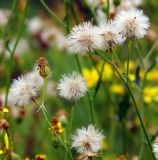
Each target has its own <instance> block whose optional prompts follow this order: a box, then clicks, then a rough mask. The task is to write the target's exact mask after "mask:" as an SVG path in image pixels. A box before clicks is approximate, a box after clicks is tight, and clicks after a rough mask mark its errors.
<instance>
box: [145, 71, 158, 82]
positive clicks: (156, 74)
mask: <svg viewBox="0 0 158 160" xmlns="http://www.w3.org/2000/svg"><path fill="white" fill-rule="evenodd" d="M146 79H147V80H149V81H158V69H154V70H152V71H150V72H149V73H148V74H147V77H146Z"/></svg>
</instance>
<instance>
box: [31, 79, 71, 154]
mask: <svg viewBox="0 0 158 160" xmlns="http://www.w3.org/2000/svg"><path fill="white" fill-rule="evenodd" d="M46 85H47V79H46V78H45V77H44V78H43V88H42V97H41V101H42V102H41V106H39V105H38V104H37V103H36V101H35V100H33V102H35V104H36V105H37V106H38V107H39V108H41V110H42V113H43V115H44V118H45V120H46V122H47V124H48V126H49V127H50V129H51V130H52V132H53V134H54V135H55V136H56V137H57V139H58V140H59V141H60V142H61V144H62V145H63V146H64V147H65V149H66V150H67V151H68V148H67V146H66V144H65V142H64V141H63V140H62V139H61V138H60V137H59V136H58V134H56V133H55V131H54V129H53V128H52V125H51V123H50V122H49V120H48V117H47V115H46V110H45V108H44V101H45V91H46Z"/></svg>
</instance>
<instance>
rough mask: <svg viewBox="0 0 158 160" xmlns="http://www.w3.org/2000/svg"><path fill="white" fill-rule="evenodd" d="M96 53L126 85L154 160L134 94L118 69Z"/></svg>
mask: <svg viewBox="0 0 158 160" xmlns="http://www.w3.org/2000/svg"><path fill="white" fill-rule="evenodd" d="M96 53H97V54H98V55H99V56H100V57H102V58H103V59H104V60H105V61H106V62H108V63H109V64H110V65H111V66H112V67H113V68H114V69H115V71H116V73H117V74H118V76H119V77H120V79H121V80H122V81H123V82H124V84H125V85H126V87H127V89H128V91H129V93H130V95H131V98H132V101H133V104H134V108H135V110H136V113H137V116H138V118H139V121H140V123H141V127H142V129H143V132H144V135H145V137H146V140H147V143H148V146H149V148H150V151H151V154H152V157H153V159H154V160H155V156H154V153H153V151H152V145H151V142H150V139H149V137H148V134H147V131H146V128H145V125H144V122H143V120H142V118H141V115H140V113H139V109H138V106H137V103H136V100H135V98H134V94H133V92H132V89H131V87H130V86H129V84H128V83H127V82H126V80H125V79H124V77H123V76H122V74H121V73H120V71H119V69H118V68H117V66H116V65H115V64H113V63H112V62H111V61H110V60H108V59H107V58H106V57H105V56H103V55H102V54H100V53H99V52H98V51H96Z"/></svg>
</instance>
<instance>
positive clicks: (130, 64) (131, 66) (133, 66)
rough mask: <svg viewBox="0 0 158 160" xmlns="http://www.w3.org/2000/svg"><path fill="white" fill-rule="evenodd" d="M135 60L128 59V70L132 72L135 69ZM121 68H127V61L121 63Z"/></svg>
mask: <svg viewBox="0 0 158 160" xmlns="http://www.w3.org/2000/svg"><path fill="white" fill-rule="evenodd" d="M135 66H136V64H135V62H134V61H129V72H132V71H134V70H135ZM123 68H124V69H126V68H127V61H126V62H125V63H124V64H123Z"/></svg>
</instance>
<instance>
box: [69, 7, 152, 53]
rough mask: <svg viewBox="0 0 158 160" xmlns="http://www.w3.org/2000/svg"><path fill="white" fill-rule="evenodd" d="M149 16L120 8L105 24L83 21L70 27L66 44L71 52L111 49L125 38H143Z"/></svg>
mask: <svg viewBox="0 0 158 160" xmlns="http://www.w3.org/2000/svg"><path fill="white" fill-rule="evenodd" d="M149 25H150V23H149V18H148V17H147V16H146V15H144V13H143V11H142V10H137V9H133V8H131V9H126V10H120V11H119V12H118V14H117V15H116V16H115V18H114V20H110V21H109V22H108V23H107V24H106V25H103V26H99V27H98V26H94V25H92V23H91V22H83V23H82V24H79V25H78V26H75V27H73V28H72V31H71V33H70V35H69V36H68V46H69V49H70V51H71V52H72V53H79V54H84V53H87V52H89V51H93V50H95V49H100V50H111V49H112V47H113V46H114V45H116V44H122V43H123V42H124V41H125V39H126V38H136V39H140V38H143V37H144V36H145V35H146V34H147V30H148V28H149Z"/></svg>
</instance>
